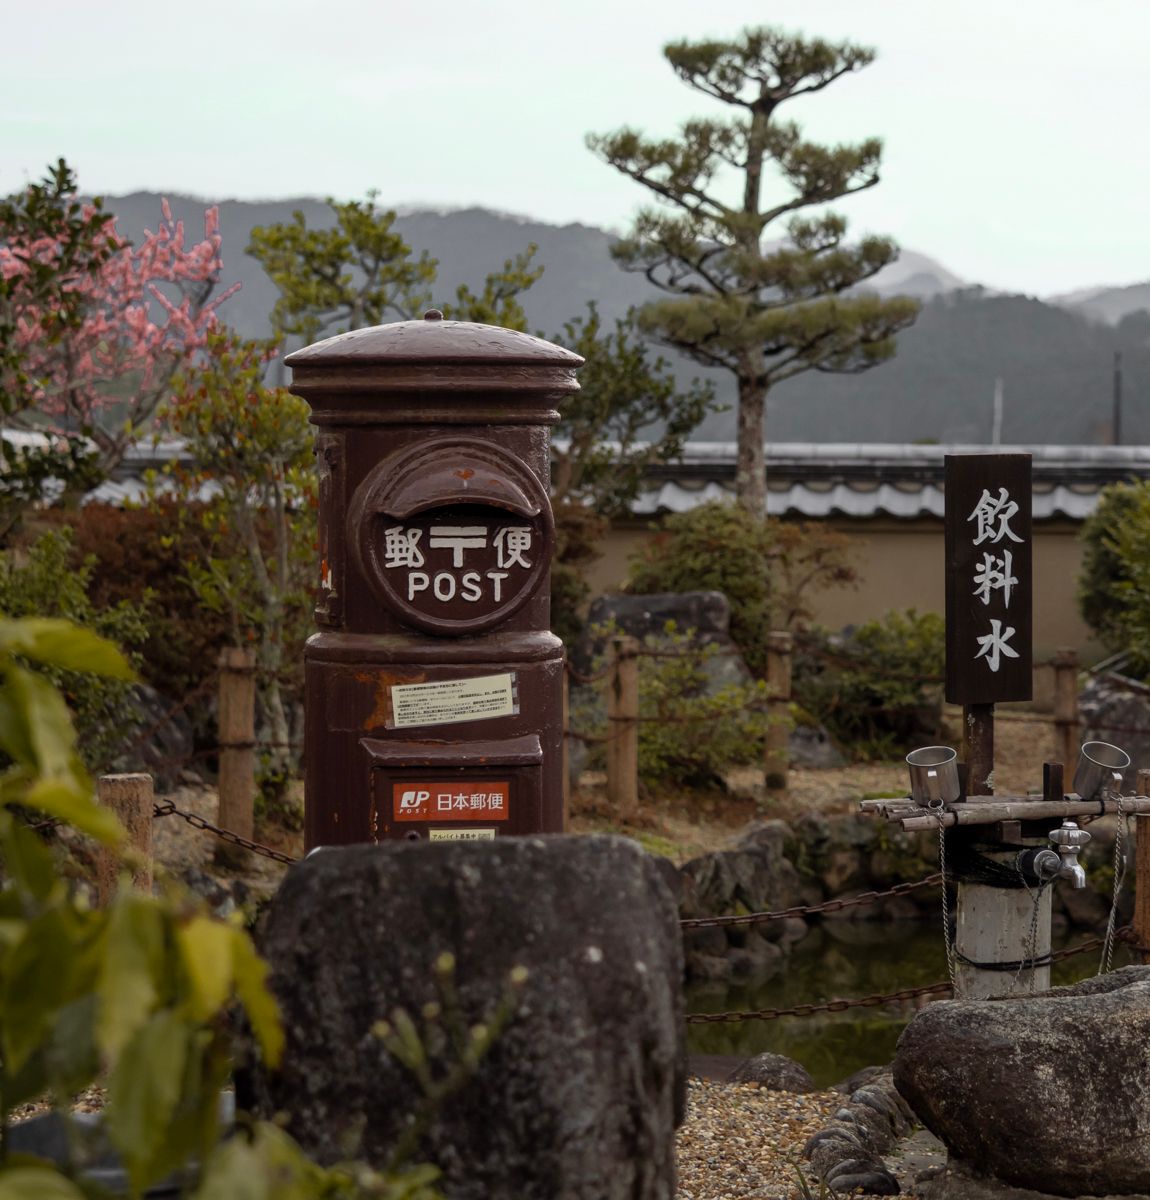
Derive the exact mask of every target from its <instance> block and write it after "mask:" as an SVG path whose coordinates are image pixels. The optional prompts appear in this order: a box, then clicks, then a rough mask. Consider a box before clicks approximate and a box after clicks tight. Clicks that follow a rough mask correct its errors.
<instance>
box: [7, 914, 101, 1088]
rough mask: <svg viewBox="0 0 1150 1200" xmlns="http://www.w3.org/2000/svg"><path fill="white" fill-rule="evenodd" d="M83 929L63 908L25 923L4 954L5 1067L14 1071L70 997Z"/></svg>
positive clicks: (34, 1049)
mask: <svg viewBox="0 0 1150 1200" xmlns="http://www.w3.org/2000/svg"><path fill="white" fill-rule="evenodd" d="M83 936H84V929H83V926H81V925H80V924H79V923H78V922H77V921H76V920H75V919H74V917H73V916H72V914H71V913H70V912H68V911H67V910H65V909H51V910H49V911H48V912H46V913H43V914H42V915H41V916H39V917H37V918H36V919H35V920H33V921H29V922H28V926H27V929H26V930H25V932H24V936H23V937H22V938H21V939H20V941H19V942H17V943H16V945H15V946H13V947H12V949H11V951H10V952H9V953H8V954H7V955H5V957H4V962H3V978H4V988H3V992H2V993H0V996H2V1005H0V1020H2V1022H3V1025H2V1028H0V1033H2V1037H0V1043H2V1045H3V1052H4V1064H5V1068H6V1069H7V1070H8V1071H18V1070H19V1069H20V1068H21V1067H22V1066H23V1065H24V1063H25V1062H26V1061H27V1059H28V1058H29V1057H30V1056H31V1055H32V1054H33V1053H34V1052H35V1051H36V1049H37V1047H38V1045H39V1042H40V1039H41V1038H42V1037H43V1036H44V1034H45V1031H46V1030H47V1028H48V1026H49V1024H50V1023H51V1021H52V1020H53V1018H54V1015H55V1013H56V1010H57V1009H59V1008H60V1006H61V1005H62V1004H65V1003H66V1002H67V1001H69V1000H70V999H71V995H70V988H71V981H72V971H71V964H72V961H73V960H74V959H75V958H78V957H79V956H80V954H81V951H82V941H83Z"/></svg>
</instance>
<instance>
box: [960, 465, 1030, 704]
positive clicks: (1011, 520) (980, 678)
mask: <svg viewBox="0 0 1150 1200" xmlns="http://www.w3.org/2000/svg"><path fill="white" fill-rule="evenodd" d="M1030 500H1031V476H1030V455H1029V454H949V455H947V456H946V698H947V700H948V701H949V702H950V703H952V704H995V703H998V702H999V701H1007V700H1029V699H1030V697H1031V688H1032V685H1033V678H1032V671H1033V664H1032V651H1031V644H1032V619H1031V596H1032V589H1031V507H1030Z"/></svg>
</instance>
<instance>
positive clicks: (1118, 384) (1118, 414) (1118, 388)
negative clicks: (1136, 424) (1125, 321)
mask: <svg viewBox="0 0 1150 1200" xmlns="http://www.w3.org/2000/svg"><path fill="white" fill-rule="evenodd" d="M1112 440H1113V443H1114V445H1115V446H1121V445H1122V351H1121V350H1115V351H1114V430H1113V438H1112Z"/></svg>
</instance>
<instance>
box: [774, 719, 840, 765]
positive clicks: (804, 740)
mask: <svg viewBox="0 0 1150 1200" xmlns="http://www.w3.org/2000/svg"><path fill="white" fill-rule="evenodd" d="M787 746H788V749H789V750H790V754H791V765H792V766H796V767H807V768H810V769H814V770H827V769H829V768H831V767H845V766H846V764H847V758H846V756H845V755H844V754H843V752H842V751H841V750H840V749H839V748H838V746H837V745H836V744H835V740H834V738H832V737H831V735H830V734H829V733H828V732H827V730H826V727H825V726H823V725H808V724H796V725H795V727H794V728H793V729H792V730H791V732H790V736H789V737H788V739H787Z"/></svg>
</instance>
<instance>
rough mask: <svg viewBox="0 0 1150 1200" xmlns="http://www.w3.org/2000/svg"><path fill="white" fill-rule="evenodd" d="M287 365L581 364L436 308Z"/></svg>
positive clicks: (315, 349) (333, 341)
mask: <svg viewBox="0 0 1150 1200" xmlns="http://www.w3.org/2000/svg"><path fill="white" fill-rule="evenodd" d="M286 361H287V365H288V366H289V367H291V368H292V369H293V370H298V369H299V368H301V367H307V366H319V365H323V366H335V365H338V366H341V367H344V366H348V365H361V366H362V365H365V364H368V363H372V364H375V363H386V364H391V363H420V364H427V365H428V366H430V367H433V368H434V367H439V366H442V365H445V364H458V363H471V364H476V365H480V366H484V367H491V368H493V369H496V370H502V369H505V368H506V367H508V366H511V365H526V366H536V365H539V364H551V365H560V366H564V367H569V368H572V369H574V368H575V367H579V366H582V364H583V359H582V358H581V357H580V356H579V355H578V354H575V353H574V352H573V351H571V350H567V349H565V348H564V347H562V346H556V345H555V344H554V343H552V342H547V341H544V340H543V338H538V337H534V336H533V335H532V334H530V333H520V332H519V331H518V330H514V329H503V328H501V327H500V326H497V325H479V324H476V323H475V322H472V321H445V320H444V319H443V314H442V313H440V312H439V311H438V310H437V309H429V310H428V311H427V313H426V314H425V315H424V318H423V320H421V321H396V322H394V323H392V324H389V325H376V326H373V327H372V328H370V329H355V330H352V331H351V332H350V333H340V334H337V335H336V336H335V337H330V338H326V339H325V340H324V341H322V342H315V343H313V344H312V345H310V346H305V347H304V348H303V349H302V350H297V351H295V353H293V354H289V355H288V357H287V359H286Z"/></svg>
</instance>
